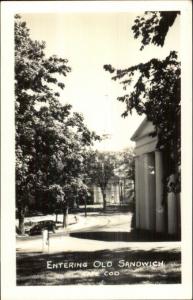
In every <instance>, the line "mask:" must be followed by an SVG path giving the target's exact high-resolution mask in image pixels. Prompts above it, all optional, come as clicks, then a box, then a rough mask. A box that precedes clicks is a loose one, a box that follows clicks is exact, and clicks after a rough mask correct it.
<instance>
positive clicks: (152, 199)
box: [131, 118, 180, 235]
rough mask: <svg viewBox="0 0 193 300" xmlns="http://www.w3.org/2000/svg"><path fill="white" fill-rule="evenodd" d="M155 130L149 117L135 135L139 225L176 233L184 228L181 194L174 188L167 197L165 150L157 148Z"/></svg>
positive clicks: (156, 230) (137, 226)
mask: <svg viewBox="0 0 193 300" xmlns="http://www.w3.org/2000/svg"><path fill="white" fill-rule="evenodd" d="M153 132H155V129H154V126H153V124H152V123H151V122H150V121H148V120H147V118H146V119H145V120H144V121H143V122H142V123H141V125H140V126H139V127H138V129H137V130H136V132H135V133H134V135H133V136H132V138H131V140H132V141H134V142H135V143H136V147H135V154H136V157H135V199H136V228H139V229H145V230H151V231H155V232H160V233H167V234H175V235H176V234H179V232H180V195H179V194H174V193H173V192H170V193H167V195H166V196H165V198H166V199H164V194H163V192H164V189H163V176H164V163H163V157H162V152H160V151H158V150H156V145H157V141H158V140H157V136H155V137H152V136H151V135H150V134H151V133H153ZM170 180H173V178H172V176H171V178H170ZM163 200H165V201H163ZM163 203H164V204H163Z"/></svg>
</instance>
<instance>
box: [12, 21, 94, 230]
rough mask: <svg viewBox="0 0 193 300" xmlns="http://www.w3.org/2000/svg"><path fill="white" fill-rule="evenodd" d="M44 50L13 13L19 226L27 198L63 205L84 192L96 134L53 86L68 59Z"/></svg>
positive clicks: (57, 86)
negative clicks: (87, 156)
mask: <svg viewBox="0 0 193 300" xmlns="http://www.w3.org/2000/svg"><path fill="white" fill-rule="evenodd" d="M44 49H45V43H44V42H38V41H33V40H31V38H30V35H29V29H28V28H27V26H26V23H25V22H23V21H21V18H20V17H19V16H18V15H16V17H15V100H16V101H15V112H16V114H15V124H16V205H17V209H18V212H19V217H20V220H21V226H22V222H23V221H22V219H23V218H24V215H25V208H26V207H27V206H28V205H29V202H30V199H31V200H32V202H33V201H34V200H35V201H36V202H37V201H41V200H42V201H43V202H46V201H49V199H51V201H54V203H55V205H56V207H57V206H58V203H60V204H62V206H63V207H64V206H68V205H69V203H70V201H71V202H72V201H73V197H72V194H75V193H83V191H84V192H85V193H86V192H87V188H86V186H85V184H84V183H83V179H82V178H83V165H84V159H85V153H86V151H87V149H88V148H89V147H90V146H91V145H92V142H93V141H94V140H95V139H99V137H98V136H97V135H96V134H95V133H94V132H91V131H89V129H88V128H87V127H86V125H85V124H84V118H83V116H82V115H81V114H78V113H76V112H74V113H73V112H72V111H71V105H69V104H67V105H62V104H61V103H60V101H59V96H60V94H59V92H58V91H57V89H63V88H64V83H63V81H62V82H60V81H58V78H59V77H61V76H62V77H65V76H67V74H68V73H69V72H70V67H69V66H68V60H67V59H62V58H58V57H57V56H55V55H54V56H51V57H49V58H46V57H45V53H44ZM45 198H46V201H45ZM53 206H54V205H52V207H53Z"/></svg>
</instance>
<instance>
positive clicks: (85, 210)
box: [84, 197, 87, 217]
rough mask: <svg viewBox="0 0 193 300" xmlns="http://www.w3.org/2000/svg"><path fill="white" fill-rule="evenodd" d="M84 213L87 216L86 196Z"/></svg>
mask: <svg viewBox="0 0 193 300" xmlns="http://www.w3.org/2000/svg"><path fill="white" fill-rule="evenodd" d="M84 215H85V217H87V207H86V198H85V197H84Z"/></svg>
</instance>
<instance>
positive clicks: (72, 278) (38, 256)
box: [17, 247, 181, 286]
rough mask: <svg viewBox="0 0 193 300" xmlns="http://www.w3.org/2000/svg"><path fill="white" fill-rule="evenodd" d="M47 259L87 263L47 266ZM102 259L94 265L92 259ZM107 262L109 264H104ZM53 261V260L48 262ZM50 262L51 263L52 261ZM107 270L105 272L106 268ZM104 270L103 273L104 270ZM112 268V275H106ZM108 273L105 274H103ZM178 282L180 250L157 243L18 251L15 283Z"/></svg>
mask: <svg viewBox="0 0 193 300" xmlns="http://www.w3.org/2000/svg"><path fill="white" fill-rule="evenodd" d="M120 260H124V261H125V262H126V261H127V262H153V261H158V262H161V261H163V262H164V263H163V265H162V264H160V266H157V267H153V266H150V265H147V266H140V263H138V264H139V265H138V267H136V266H129V267H128V266H126V264H125V263H124V266H123V263H122V266H120V262H119V261H120ZM47 261H52V263H54V264H57V263H61V262H65V263H69V262H72V263H77V262H79V263H80V262H85V264H86V267H82V268H81V267H80V266H76V265H74V267H73V268H64V267H63V265H62V267H61V268H59V267H58V269H56V268H54V269H48V268H47ZM95 261H100V262H103V263H101V265H100V266H99V267H94V262H95ZM107 262H110V265H111V266H110V267H108V266H106V265H107ZM51 265H52V264H51ZM52 266H53V265H52ZM106 271H107V272H108V273H107V272H106ZM105 272H106V273H105ZM109 272H112V273H111V274H113V275H112V276H109V275H110V274H109ZM106 275H108V276H106ZM139 283H140V284H141V283H145V284H163V283H164V284H167V283H170V284H171V283H175V284H176V283H181V253H180V251H179V250H177V249H172V250H170V251H166V250H163V249H161V248H160V247H156V248H154V249H151V250H140V251H139V250H133V249H132V248H127V249H125V248H124V249H117V250H113V251H111V250H103V251H95V252H89V253H88V252H78V251H77V252H73V253H71V252H62V253H59V254H58V253H57V254H42V253H28V254H24V253H17V285H28V286H34V285H40V286H41V285H69V284H71V285H73V284H82V285H93V284H96V285H99V284H103V285H112V284H113V285H117V284H139Z"/></svg>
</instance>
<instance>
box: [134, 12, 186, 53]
mask: <svg viewBox="0 0 193 300" xmlns="http://www.w3.org/2000/svg"><path fill="white" fill-rule="evenodd" d="M178 14H180V12H179V11H160V12H158V11H148V12H145V14H144V15H143V16H142V17H139V16H138V17H137V18H136V19H135V21H134V23H135V24H134V25H133V26H132V30H133V33H134V38H139V37H140V36H141V37H142V39H141V44H142V46H141V50H143V49H144V46H146V45H149V44H150V43H152V44H155V45H157V46H163V45H164V41H165V37H166V35H167V33H168V30H169V28H170V27H171V26H172V25H173V24H174V21H175V19H176V17H177V15H178Z"/></svg>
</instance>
